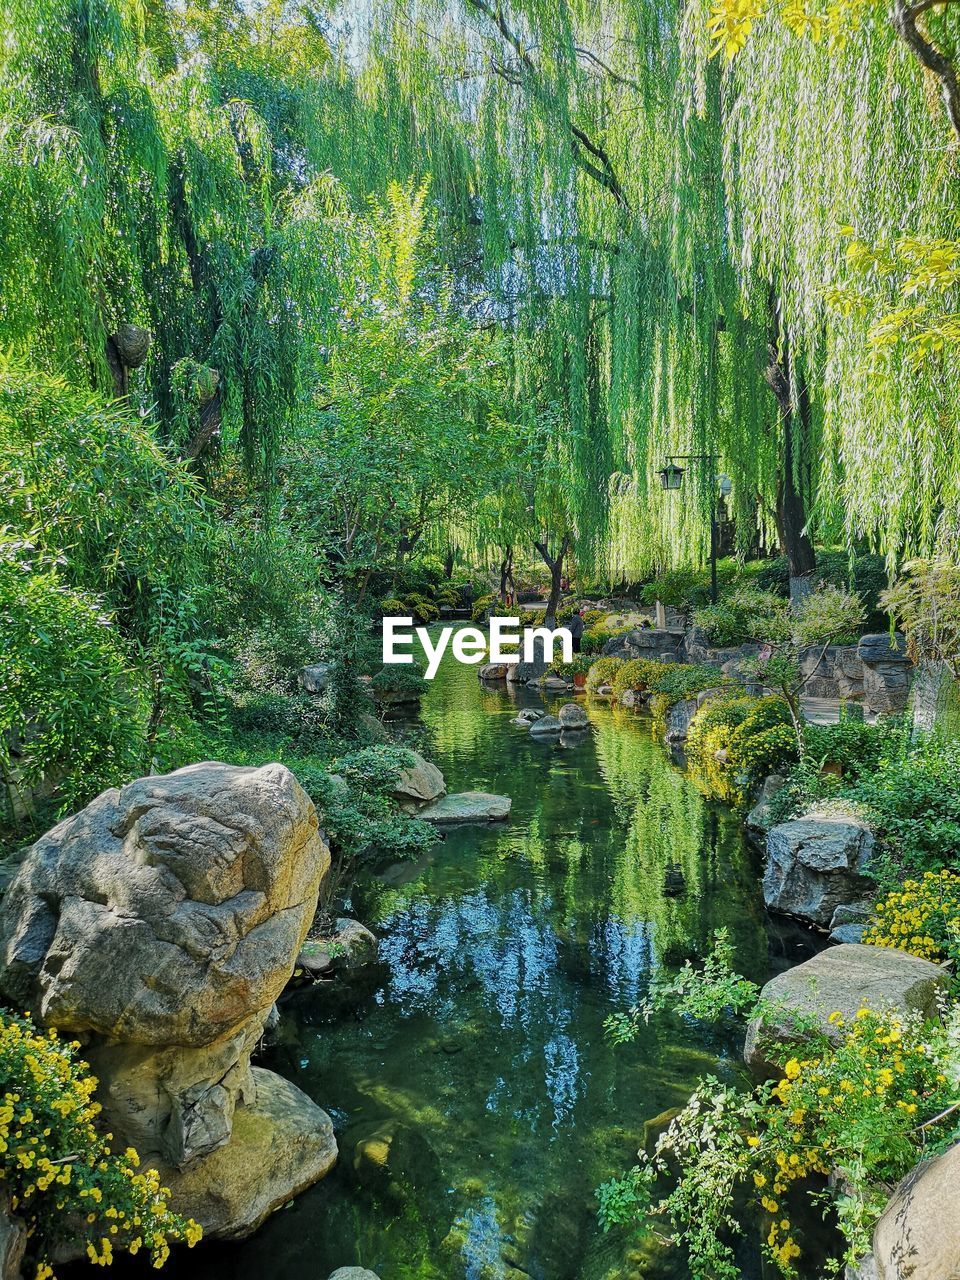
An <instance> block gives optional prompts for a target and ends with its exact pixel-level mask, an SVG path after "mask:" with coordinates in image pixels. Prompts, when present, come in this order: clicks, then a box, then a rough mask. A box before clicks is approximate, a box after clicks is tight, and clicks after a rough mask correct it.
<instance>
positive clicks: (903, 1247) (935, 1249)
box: [873, 1145, 960, 1280]
mask: <svg viewBox="0 0 960 1280" xmlns="http://www.w3.org/2000/svg"><path fill="white" fill-rule="evenodd" d="M958 1203H960V1145H956V1146H953V1147H950V1148H949V1150H947V1151H945V1152H944V1153H943V1155H942V1156H937V1158H936V1159H935V1160H925V1161H923V1163H922V1164H919V1165H917V1167H916V1168H915V1169H914V1170H913V1171H912V1172H911V1173H909V1174H908V1175H907V1177H906V1178H904V1179H903V1181H902V1182H901V1183H900V1184H899V1186H898V1187H897V1189H896V1191H894V1193H893V1196H892V1198H891V1200H890V1203H889V1204H888V1205H887V1207H886V1209H885V1210H884V1212H883V1215H882V1217H881V1218H880V1221H879V1222H878V1223H877V1225H876V1228H875V1229H874V1233H873V1261H874V1266H875V1268H876V1276H877V1280H960V1214H958V1213H957V1204H958Z"/></svg>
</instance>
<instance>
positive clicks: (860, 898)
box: [763, 811, 874, 929]
mask: <svg viewBox="0 0 960 1280" xmlns="http://www.w3.org/2000/svg"><path fill="white" fill-rule="evenodd" d="M873 848H874V839H873V833H872V831H871V830H870V827H869V826H868V825H867V823H866V822H864V820H863V819H862V818H860V817H858V816H857V815H856V814H853V813H842V812H838V813H832V812H822V813H821V812H816V811H814V812H812V813H808V814H807V815H805V816H804V817H802V818H794V819H792V820H791V821H790V822H782V823H780V825H779V826H776V827H773V828H771V830H770V831H769V832H768V834H767V869H766V871H765V873H764V877H763V897H764V901H765V902H766V904H767V907H768V908H769V910H771V911H777V912H779V913H781V914H782V915H789V916H795V917H797V918H798V919H800V920H805V921H807V923H809V924H813V925H817V926H818V927H820V928H822V929H826V928H827V926H828V925H829V924H830V921H831V919H832V918H833V913H834V911H835V909H836V908H837V907H838V906H840V904H841V903H850V902H864V901H867V900H868V899H869V897H870V895H871V894H872V893H873V891H874V885H873V881H872V880H871V879H870V877H869V876H868V875H867V873H866V868H867V864H868V863H869V861H870V857H871V855H872V853H873Z"/></svg>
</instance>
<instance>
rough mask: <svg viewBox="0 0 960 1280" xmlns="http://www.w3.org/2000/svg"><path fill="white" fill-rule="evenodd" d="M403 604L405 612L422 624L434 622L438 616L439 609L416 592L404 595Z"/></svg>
mask: <svg viewBox="0 0 960 1280" xmlns="http://www.w3.org/2000/svg"><path fill="white" fill-rule="evenodd" d="M403 604H404V610H405V612H406V613H409V614H412V615H413V617H414V618H415V619H416V620H417V621H418V622H421V623H424V624H427V623H430V622H436V620H437V619H438V618H439V617H440V610H439V609H438V608H437V606H436V605H435V604H434V603H433V601H432V600H428V599H427V597H426V596H422V595H416V594H414V595H409V596H405V597H404V600H403Z"/></svg>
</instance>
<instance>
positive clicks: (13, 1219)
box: [0, 1192, 27, 1280]
mask: <svg viewBox="0 0 960 1280" xmlns="http://www.w3.org/2000/svg"><path fill="white" fill-rule="evenodd" d="M26 1247H27V1227H26V1223H24V1222H23V1220H22V1219H20V1218H18V1217H17V1216H16V1215H15V1214H14V1212H13V1210H12V1209H11V1208H10V1197H9V1195H8V1194H7V1193H6V1192H3V1193H2V1194H0V1280H21V1277H20V1267H21V1265H22V1263H23V1255H24V1252H25V1251H26Z"/></svg>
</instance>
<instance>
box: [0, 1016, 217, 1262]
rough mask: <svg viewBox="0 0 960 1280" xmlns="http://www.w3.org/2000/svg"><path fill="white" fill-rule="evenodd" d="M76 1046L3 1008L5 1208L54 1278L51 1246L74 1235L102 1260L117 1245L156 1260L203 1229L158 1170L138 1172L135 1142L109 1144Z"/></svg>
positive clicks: (0, 1065)
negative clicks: (184, 1213)
mask: <svg viewBox="0 0 960 1280" xmlns="http://www.w3.org/2000/svg"><path fill="white" fill-rule="evenodd" d="M79 1049H80V1045H79V1044H78V1043H77V1042H76V1041H73V1042H70V1043H68V1042H67V1041H65V1040H61V1039H60V1038H59V1036H57V1034H56V1032H54V1031H49V1032H43V1031H41V1030H39V1029H38V1028H37V1027H35V1026H34V1025H33V1023H32V1022H31V1021H30V1019H29V1018H20V1017H17V1016H16V1015H14V1014H11V1013H0V1099H2V1100H0V1170H2V1173H3V1181H4V1186H5V1188H6V1191H7V1193H8V1194H9V1196H10V1207H11V1209H12V1210H13V1211H14V1212H15V1213H16V1215H17V1217H19V1218H21V1219H22V1220H23V1221H24V1222H25V1223H26V1226H27V1232H28V1244H27V1248H28V1252H29V1255H30V1256H31V1258H32V1260H33V1262H34V1263H35V1265H36V1272H35V1274H36V1276H37V1277H38V1280H50V1277H52V1276H53V1258H54V1256H55V1254H56V1251H57V1246H58V1245H60V1244H63V1243H66V1241H67V1240H68V1239H69V1240H70V1241H71V1242H73V1241H76V1240H77V1239H78V1238H79V1241H80V1243H81V1244H82V1245H85V1248H86V1254H87V1257H88V1258H89V1259H90V1261H91V1262H94V1263H97V1264H99V1265H101V1266H109V1264H110V1263H111V1262H112V1260H113V1251H114V1249H124V1250H126V1251H127V1252H129V1253H137V1252H138V1251H139V1250H140V1249H143V1250H144V1251H145V1252H147V1253H149V1254H150V1257H151V1259H152V1262H153V1265H154V1266H155V1267H162V1266H163V1264H164V1263H165V1262H166V1260H167V1258H168V1257H169V1256H170V1243H171V1242H172V1241H176V1240H183V1241H186V1243H187V1244H188V1245H190V1246H193V1245H194V1244H196V1242H197V1241H198V1240H199V1239H200V1235H201V1229H200V1227H199V1226H198V1225H197V1223H195V1222H193V1221H192V1220H191V1219H189V1218H182V1217H180V1216H179V1215H178V1214H175V1213H173V1212H172V1211H171V1209H170V1207H169V1195H170V1193H169V1191H168V1190H167V1189H166V1188H165V1187H162V1186H161V1185H160V1176H159V1174H158V1173H157V1172H156V1170H155V1169H144V1170H142V1171H141V1170H140V1168H139V1165H140V1158H139V1156H138V1155H137V1153H136V1151H134V1149H133V1148H132V1147H128V1148H127V1149H126V1150H125V1151H124V1152H123V1153H120V1152H116V1151H114V1150H113V1149H112V1147H111V1145H110V1144H111V1141H112V1138H111V1135H110V1134H106V1135H104V1134H103V1133H102V1132H101V1127H100V1122H99V1119H98V1116H99V1113H100V1104H99V1103H98V1102H95V1101H94V1093H95V1090H96V1087H97V1081H96V1079H95V1078H94V1077H93V1076H91V1075H90V1068H89V1067H88V1066H87V1064H86V1063H85V1062H83V1061H82V1060H81V1059H80V1058H79V1057H78V1056H77V1055H78V1051H79Z"/></svg>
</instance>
